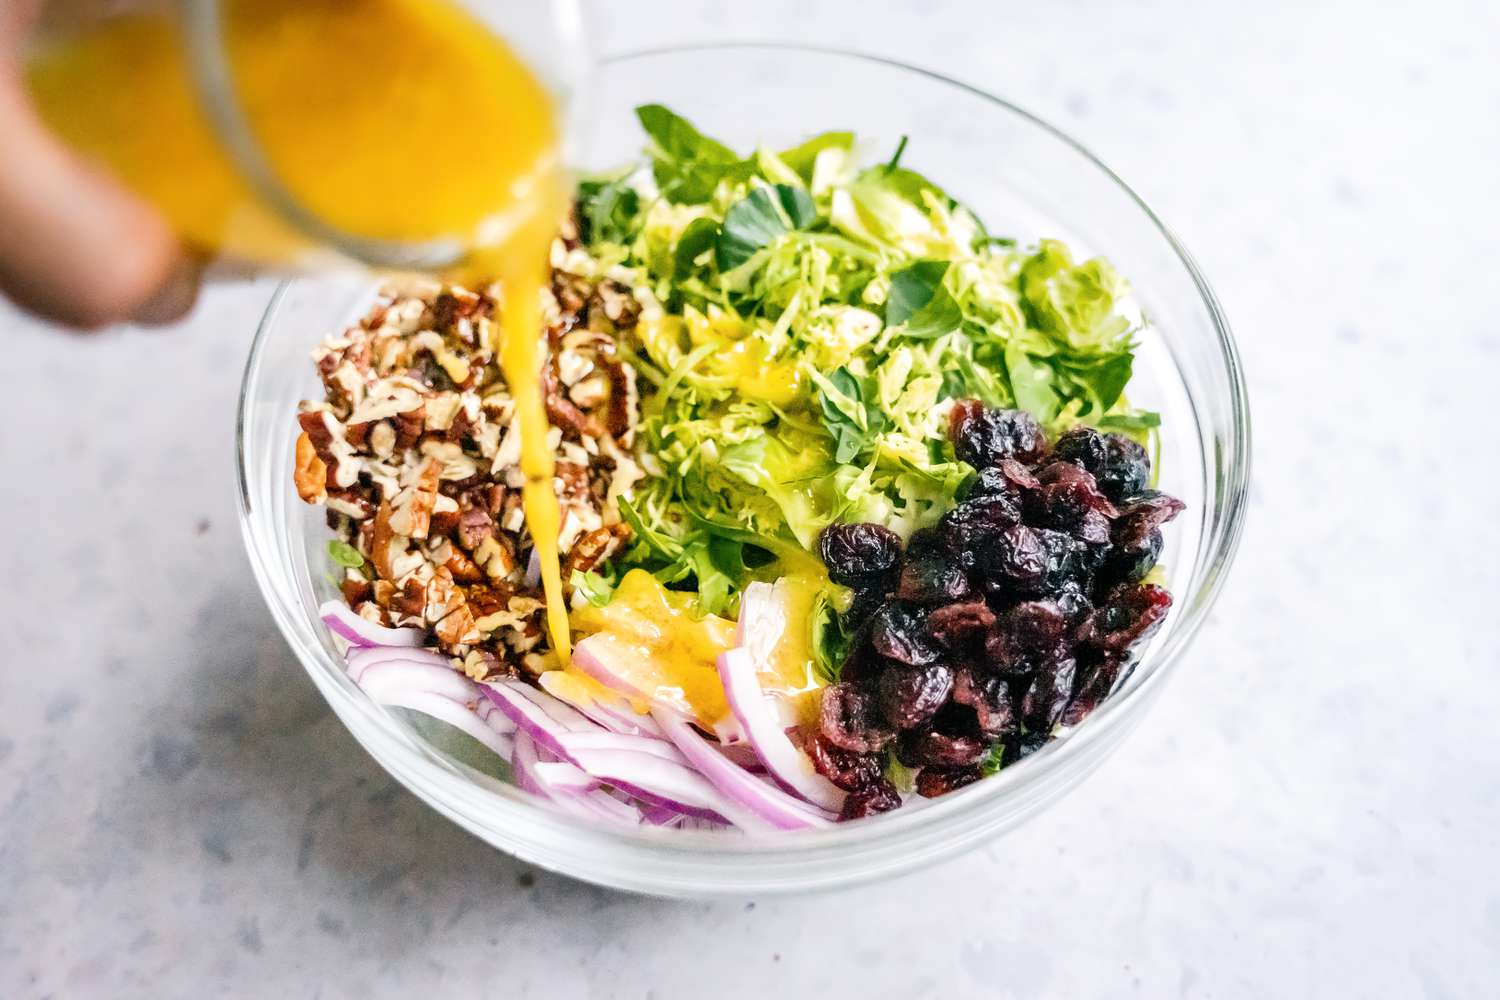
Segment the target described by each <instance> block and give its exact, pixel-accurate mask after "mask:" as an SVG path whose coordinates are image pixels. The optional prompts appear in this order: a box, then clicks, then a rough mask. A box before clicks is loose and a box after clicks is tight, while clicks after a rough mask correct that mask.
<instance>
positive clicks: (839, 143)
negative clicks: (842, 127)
mask: <svg viewBox="0 0 1500 1000" xmlns="http://www.w3.org/2000/svg"><path fill="white" fill-rule="evenodd" d="M853 147H854V133H853V132H821V133H819V134H818V135H815V136H813V137H812V138H811V139H808V140H807V141H806V142H802V143H799V144H798V145H796V146H793V147H792V148H791V149H787V150H783V151H782V152H780V153H778V154H777V156H778V157H780V159H781V162H782V163H784V164H786V165H787V166H788V167H790V168H791V169H792V170H793V171H794V172H795V173H796V174H797V175H798V176H800V177H801V178H802V179H803V180H804V181H806V182H807V183H808V184H811V183H812V180H813V166H814V165H815V164H816V163H817V160H818V154H819V153H821V152H823V150H825V149H842V150H843V151H844V152H846V153H847V152H848V151H849V150H850V149H852V148H853Z"/></svg>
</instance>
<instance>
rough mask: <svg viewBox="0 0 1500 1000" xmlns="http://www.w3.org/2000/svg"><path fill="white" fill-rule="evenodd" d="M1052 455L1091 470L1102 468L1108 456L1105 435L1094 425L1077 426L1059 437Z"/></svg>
mask: <svg viewBox="0 0 1500 1000" xmlns="http://www.w3.org/2000/svg"><path fill="white" fill-rule="evenodd" d="M1052 457H1053V458H1055V459H1058V460H1060V461H1063V462H1072V463H1073V464H1074V465H1077V466H1078V467H1080V468H1083V469H1087V470H1089V471H1090V472H1094V471H1096V470H1098V469H1102V468H1103V467H1104V461H1105V459H1106V458H1107V457H1108V452H1107V451H1106V449H1105V446H1104V435H1103V434H1100V433H1099V432H1098V431H1096V430H1094V429H1093V428H1092V427H1075V428H1073V429H1072V430H1070V431H1068V432H1067V433H1066V434H1064V435H1063V436H1062V437H1060V438H1058V439H1057V444H1056V445H1054V446H1053V448H1052Z"/></svg>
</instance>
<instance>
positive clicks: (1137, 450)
mask: <svg viewBox="0 0 1500 1000" xmlns="http://www.w3.org/2000/svg"><path fill="white" fill-rule="evenodd" d="M1089 471H1090V472H1092V473H1093V474H1094V479H1095V480H1097V481H1098V483H1099V489H1100V490H1101V491H1102V492H1103V493H1104V495H1105V496H1107V497H1109V498H1110V499H1111V500H1116V501H1118V500H1121V499H1123V498H1125V497H1128V496H1130V495H1131V494H1132V493H1139V492H1140V491H1141V490H1143V489H1145V488H1146V484H1147V483H1148V482H1150V481H1151V459H1150V458H1148V457H1147V455H1146V449H1145V448H1142V447H1141V446H1140V445H1139V444H1137V443H1136V442H1134V441H1132V440H1130V438H1128V437H1126V436H1125V435H1123V434H1107V435H1105V437H1104V462H1103V464H1102V465H1100V466H1099V467H1098V468H1097V469H1090V470H1089Z"/></svg>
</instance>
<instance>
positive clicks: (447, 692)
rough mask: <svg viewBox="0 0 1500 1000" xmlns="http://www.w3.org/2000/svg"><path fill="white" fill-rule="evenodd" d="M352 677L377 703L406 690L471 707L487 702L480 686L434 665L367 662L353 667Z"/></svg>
mask: <svg viewBox="0 0 1500 1000" xmlns="http://www.w3.org/2000/svg"><path fill="white" fill-rule="evenodd" d="M349 678H350V680H352V681H354V683H356V684H358V685H359V686H360V687H361V688H362V689H363V690H364V691H365V693H366V694H368V695H369V696H370V697H371V698H373V699H375V700H376V701H379V700H380V698H381V694H382V693H383V692H385V691H389V690H393V689H395V688H406V689H413V690H420V691H431V692H432V693H433V694H440V695H443V696H444V697H446V698H451V699H453V700H454V701H457V702H465V703H468V704H475V705H477V704H481V703H483V702H484V695H483V694H481V693H480V691H479V685H477V684H475V683H474V682H473V681H471V680H469V678H467V677H465V676H464V675H463V674H461V673H459V672H458V671H456V670H454V669H452V668H451V667H437V666H433V665H432V664H430V663H412V662H410V661H407V660H400V659H389V660H366V661H365V662H364V663H362V664H361V665H359V666H358V667H350V668H349Z"/></svg>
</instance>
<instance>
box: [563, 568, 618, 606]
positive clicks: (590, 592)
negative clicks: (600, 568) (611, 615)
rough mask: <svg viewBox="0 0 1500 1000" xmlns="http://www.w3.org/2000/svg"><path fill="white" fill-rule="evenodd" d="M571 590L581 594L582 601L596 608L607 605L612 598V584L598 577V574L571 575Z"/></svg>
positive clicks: (613, 591)
mask: <svg viewBox="0 0 1500 1000" xmlns="http://www.w3.org/2000/svg"><path fill="white" fill-rule="evenodd" d="M573 589H574V590H576V591H578V592H579V593H581V594H582V595H583V597H584V600H586V601H588V602H589V603H590V604H592V605H593V606H594V607H596V608H602V607H604V606H605V605H606V604H608V603H609V599H610V598H611V597H613V596H614V593H615V588H614V584H612V583H611V582H610V581H608V580H606V579H605V578H604V577H602V576H600V575H599V574H598V573H578V572H575V573H574V574H573Z"/></svg>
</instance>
